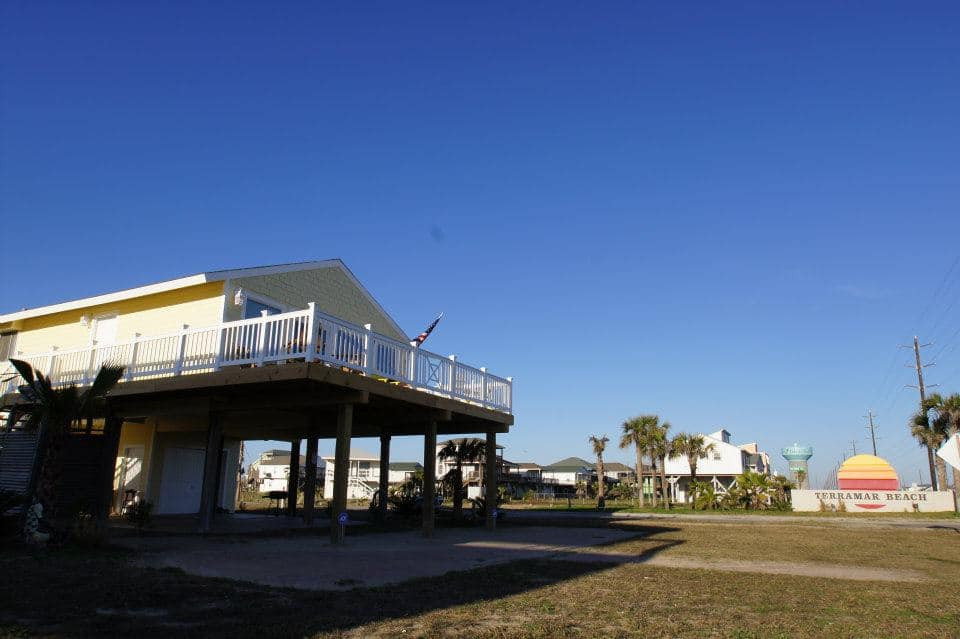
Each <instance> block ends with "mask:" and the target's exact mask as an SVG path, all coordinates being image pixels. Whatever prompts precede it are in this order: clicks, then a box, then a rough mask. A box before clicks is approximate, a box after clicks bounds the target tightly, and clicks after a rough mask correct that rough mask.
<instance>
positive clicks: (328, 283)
mask: <svg viewBox="0 0 960 639" xmlns="http://www.w3.org/2000/svg"><path fill="white" fill-rule="evenodd" d="M237 288H242V289H243V290H244V291H246V292H248V293H250V294H252V295H253V296H254V297H256V296H257V295H258V294H259V295H260V296H263V297H265V298H267V299H268V300H274V301H276V302H280V303H281V304H284V305H286V306H288V307H289V309H283V310H292V309H302V308H306V307H307V304H309V303H310V302H316V304H317V310H319V311H322V312H324V313H327V314H329V315H334V316H336V317H339V318H341V319H345V320H347V321H348V322H353V323H354V324H359V325H361V326H362V325H364V324H372V325H373V330H374V331H375V332H377V333H380V334H382V335H386V336H388V337H392V338H393V339H396V340H400V341H404V342H405V341H407V339H408V337H407V336H406V335H404V334H403V333H401V332H399V331H398V330H397V328H396V327H395V323H394V322H393V321H392V320H391V319H390V318H389V317H388V316H387V315H386V314H385V313H384V312H383V311H382V310H381V309H380V308H378V307H377V305H376V304H375V303H373V302H371V301H370V299H369V298H368V297H367V295H366V294H365V292H364V291H363V290H362V289H361V288H360V287H358V286H357V285H356V284H355V283H354V281H353V280H352V279H351V278H350V277H349V276H348V275H347V274H346V273H345V272H344V271H343V270H341V269H340V268H337V267H330V268H319V269H310V270H304V271H293V272H288V273H275V274H271V275H260V276H257V277H242V278H238V279H236V280H233V281H232V285H231V287H230V290H229V291H228V292H227V300H228V304H227V305H226V308H225V311H224V319H225V320H227V321H232V320H238V319H241V317H240V314H241V312H242V308H241V307H240V306H236V305H234V304H233V303H232V301H233V296H234V294H235V293H236V289H237Z"/></svg>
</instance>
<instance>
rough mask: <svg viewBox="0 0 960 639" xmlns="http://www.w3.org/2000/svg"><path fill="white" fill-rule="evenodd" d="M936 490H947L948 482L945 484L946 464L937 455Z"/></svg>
mask: <svg viewBox="0 0 960 639" xmlns="http://www.w3.org/2000/svg"><path fill="white" fill-rule="evenodd" d="M936 464H937V490H948V489H949V484H947V464H946V463H945V462H944V461H943V460H942V459H940V458H939V457H937V461H936Z"/></svg>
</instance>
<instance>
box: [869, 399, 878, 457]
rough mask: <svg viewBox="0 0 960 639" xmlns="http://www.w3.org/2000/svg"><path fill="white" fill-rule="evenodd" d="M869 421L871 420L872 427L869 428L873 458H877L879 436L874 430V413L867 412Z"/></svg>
mask: <svg viewBox="0 0 960 639" xmlns="http://www.w3.org/2000/svg"><path fill="white" fill-rule="evenodd" d="M867 419H869V420H870V425H869V426H867V428H869V429H870V441H871V442H872V443H873V456H874V457H876V456H877V434H876V432H874V429H873V411H870V410H868V411H867Z"/></svg>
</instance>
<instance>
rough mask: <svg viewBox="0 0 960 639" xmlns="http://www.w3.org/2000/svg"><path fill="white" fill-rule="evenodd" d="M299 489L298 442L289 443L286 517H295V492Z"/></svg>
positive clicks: (297, 440)
mask: <svg viewBox="0 0 960 639" xmlns="http://www.w3.org/2000/svg"><path fill="white" fill-rule="evenodd" d="M299 488H300V440H299V439H294V440H293V441H292V442H290V473H289V474H288V475H287V516H288V517H296V516H297V490H298V489H299Z"/></svg>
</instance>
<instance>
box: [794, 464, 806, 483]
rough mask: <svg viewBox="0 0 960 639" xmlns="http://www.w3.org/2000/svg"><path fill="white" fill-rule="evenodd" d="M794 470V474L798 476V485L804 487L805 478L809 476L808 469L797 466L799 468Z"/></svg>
mask: <svg viewBox="0 0 960 639" xmlns="http://www.w3.org/2000/svg"><path fill="white" fill-rule="evenodd" d="M793 472H794V474H795V475H796V476H797V487H798V488H802V487H803V480H804V479H805V478H806V476H807V471H805V470H804V469H802V468H797V469H796V470H794V471H793Z"/></svg>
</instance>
